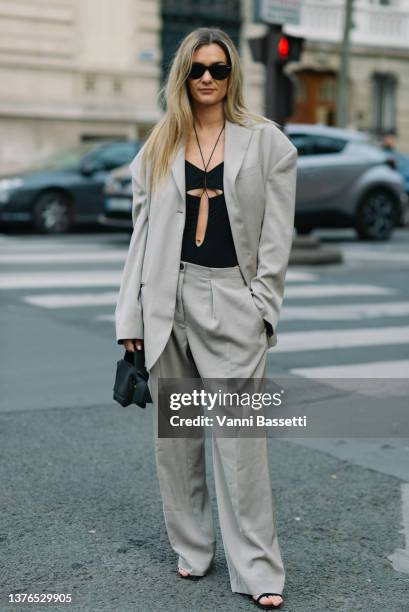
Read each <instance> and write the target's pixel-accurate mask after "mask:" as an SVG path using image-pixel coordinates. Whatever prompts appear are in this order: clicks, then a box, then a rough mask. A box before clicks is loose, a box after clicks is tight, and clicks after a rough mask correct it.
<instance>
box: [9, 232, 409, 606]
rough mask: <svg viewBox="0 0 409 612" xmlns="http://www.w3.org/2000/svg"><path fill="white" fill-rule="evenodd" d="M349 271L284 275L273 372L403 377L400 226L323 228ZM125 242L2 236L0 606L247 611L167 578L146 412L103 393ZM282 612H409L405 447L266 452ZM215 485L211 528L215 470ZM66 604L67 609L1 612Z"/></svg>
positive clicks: (408, 327) (299, 446)
mask: <svg viewBox="0 0 409 612" xmlns="http://www.w3.org/2000/svg"><path fill="white" fill-rule="evenodd" d="M321 235H322V236H323V237H324V239H325V241H326V242H328V243H329V244H331V245H332V246H337V247H339V248H341V249H342V251H343V252H344V255H345V263H344V264H343V265H337V266H325V267H315V268H313V267H311V268H309V267H304V266H302V267H297V268H294V267H292V268H290V270H289V274H288V279H287V284H286V297H285V300H284V306H283V311H282V317H281V320H280V323H279V327H278V338H279V340H278V345H277V347H275V348H274V349H272V350H270V351H269V365H268V372H267V374H268V376H271V377H281V376H283V377H294V378H297V379H299V380H300V379H301V380H304V381H305V383H306V385H307V384H308V381H309V380H310V381H311V380H312V379H317V378H318V379H319V378H332V379H339V378H346V379H349V378H351V379H352V378H358V379H369V378H372V379H374V384H376V382H377V381H382V379H396V380H397V381H398V380H399V379H408V372H409V285H408V282H407V278H408V267H409V248H408V247H409V232H408V231H405V230H399V231H398V232H397V233H396V235H395V238H394V239H393V240H392V241H391V242H388V243H385V244H375V245H373V244H369V243H360V242H357V241H355V239H354V238H353V236H352V235H351V234H350V233H348V232H344V233H342V232H338V233H336V232H331V233H327V234H324V233H321ZM127 240H128V238H127V235H126V234H109V233H108V234H107V233H104V234H95V233H94V234H84V233H81V234H72V235H70V236H65V237H40V236H32V235H29V234H15V235H10V234H9V235H4V234H3V235H0V262H1V264H2V265H1V272H0V295H1V323H2V327H1V345H0V347H1V348H0V350H1V353H2V368H1V376H2V394H1V400H0V454H1V462H0V470H1V489H0V497H1V507H0V550H1V564H0V566H1V568H0V611H1V612H3V611H4V612H5V611H7V612H9V611H12V612H15V611H16V610H19V609H27V610H32V611H35V612H37V611H39V610H44V609H47V610H52V611H53V612H54V611H59V610H73V611H74V610H75V612H77V611H78V612H80V611H81V612H82V611H86V612H97V611H98V612H99V611H101V612H102V611H104V612H105V611H107V612H108V611H110V612H111V611H118V612H128V611H129V612H130V611H142V612H144V611H156V610H162V609H163V608H166V609H167V610H168V611H169V612H184V611H186V612H187V611H196V610H203V611H210V610H212V611H213V610H222V611H230V610H252V609H256V608H255V607H254V606H253V604H252V603H251V601H249V599H248V598H246V597H243V596H241V595H237V594H232V593H231V591H230V586H229V580H228V573H227V568H226V565H225V559H224V553H223V546H222V541H221V536H220V532H219V533H218V553H217V557H216V563H215V565H214V567H213V569H212V571H211V572H210V573H209V574H208V575H207V576H206V577H205V578H203V579H202V580H200V581H199V582H194V583H193V582H192V583H190V582H188V581H183V580H182V579H180V578H178V576H177V575H176V556H175V555H174V553H173V551H172V550H171V548H170V546H169V544H168V540H167V536H166V532H165V528H164V524H163V518H162V507H161V500H160V496H159V488H158V484H157V481H156V472H155V464H154V456H153V445H152V415H151V406H148V407H147V408H146V410H142V409H139V408H137V407H135V406H134V407H128V408H121V407H120V406H119V405H118V404H116V403H115V402H114V401H113V400H112V399H111V398H112V385H113V377H114V370H115V362H116V360H117V359H119V358H120V356H121V354H122V350H121V348H120V347H119V346H117V345H116V342H115V336H114V326H113V311H114V305H115V300H116V295H117V290H118V284H119V278H120V272H121V268H122V265H123V260H124V257H125V253H126V249H127ZM270 454H271V466H272V476H273V494H274V500H275V508H276V522H277V529H278V533H279V540H280V546H281V551H282V555H283V560H284V564H285V568H286V585H285V590H284V597H285V605H284V606H283V610H286V611H288V612H309V611H311V612H312V611H314V612H347V611H348V612H350V611H351V610H360V611H365V612H373V611H374V610H377V609H385V610H388V611H398V610H399V612H403V611H407V610H409V484H408V483H409V439H408V437H407V436H406V431H405V429H404V428H403V431H402V432H401V435H399V432H398V434H397V435H395V436H394V437H390V438H388V439H385V438H383V437H382V438H381V437H378V436H368V437H359V438H358V437H354V436H351V437H344V438H336V437H331V438H328V437H322V438H318V439H314V438H302V439H301V438H298V439H295V438H292V439H289V438H287V439H283V438H275V439H272V440H270ZM208 464H209V466H208V478H209V484H210V490H211V495H212V503H213V505H214V511H215V517H216V522H217V510H216V505H215V497H214V485H213V479H212V471H211V462H210V461H208ZM16 593H60V594H64V593H65V594H67V593H70V594H71V597H72V603H64V604H56V603H49V604H37V603H24V604H23V603H9V601H10V594H16Z"/></svg>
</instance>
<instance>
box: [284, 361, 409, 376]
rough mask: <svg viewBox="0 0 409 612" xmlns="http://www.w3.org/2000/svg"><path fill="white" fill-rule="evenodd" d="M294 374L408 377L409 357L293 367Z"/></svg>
mask: <svg viewBox="0 0 409 612" xmlns="http://www.w3.org/2000/svg"><path fill="white" fill-rule="evenodd" d="M291 372H292V373H293V374H298V376H303V377H304V378H317V379H319V378H376V379H382V378H408V377H409V359H401V360H395V361H370V362H368V363H348V364H344V365H337V366H316V367H311V368H293V369H292V370H291Z"/></svg>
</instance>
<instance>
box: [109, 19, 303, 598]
mask: <svg viewBox="0 0 409 612" xmlns="http://www.w3.org/2000/svg"><path fill="white" fill-rule="evenodd" d="M165 93H166V102H167V111H166V114H165V115H164V117H163V118H162V119H161V120H160V121H159V123H158V124H157V125H156V126H155V127H154V129H153V131H152V133H151V135H150V137H149V138H148V140H147V142H146V143H145V145H144V146H143V148H142V149H141V150H140V152H139V153H138V155H137V156H136V158H135V159H134V160H133V162H132V163H131V166H130V167H131V171H132V185H133V208H132V218H133V224H134V230H133V234H132V238H131V242H130V246H129V252H128V255H127V259H126V262H125V267H124V271H123V275H122V281H121V287H120V292H119V297H118V303H117V307H116V310H115V323H116V338H117V342H118V343H121V344H124V346H125V348H126V349H127V350H128V351H133V350H135V349H136V350H141V349H142V348H144V350H145V360H146V367H147V369H148V371H149V386H150V391H151V395H152V399H153V407H154V410H153V415H154V428H155V456H156V462H157V469H158V477H159V484H160V490H161V495H162V501H163V510H164V517H165V523H166V528H167V532H168V536H169V540H170V544H171V546H172V548H173V550H174V551H175V552H176V553H177V554H178V572H179V575H180V576H181V577H184V578H197V577H199V576H204V575H205V574H206V573H207V571H208V570H209V568H210V566H211V563H212V561H213V559H214V555H215V531H214V525H213V519H212V514H211V507H210V502H209V493H208V489H207V484H206V478H205V455H204V436H202V437H194V438H174V439H171V438H163V437H159V436H158V418H157V416H158V410H157V405H158V379H159V377H161V378H202V379H203V378H228V377H236V378H246V379H250V378H263V377H264V375H265V366H266V352H267V348H268V347H271V346H274V345H275V344H276V342H277V338H276V325H277V321H278V316H279V312H280V307H281V302H282V298H283V290H284V278H285V274H286V270H287V266H288V258H289V253H290V248H291V241H292V235H293V227H294V203H295V182H296V161H297V151H296V148H295V147H294V146H293V145H292V143H291V142H290V141H289V139H288V138H287V137H286V136H285V135H284V134H283V132H282V131H281V130H280V129H279V128H278V127H277V126H276V125H275V124H274V123H273V122H271V121H269V120H268V119H266V118H264V117H262V116H259V115H256V114H254V113H251V112H250V111H248V110H247V108H246V106H245V104H244V101H243V96H242V73H241V66H240V61H239V56H238V53H237V50H236V48H235V46H234V44H233V42H232V41H231V39H230V38H229V36H227V34H225V33H224V32H223V31H221V30H219V29H217V28H199V29H197V30H195V31H193V32H191V33H190V34H189V35H188V36H187V37H186V38H185V39H184V40H183V41H182V43H181V45H180V47H179V49H178V51H177V53H176V55H175V57H174V61H173V64H172V67H171V70H170V73H169V78H168V82H167V85H166V88H165ZM212 445H213V446H212V450H213V466H214V474H215V487H216V495H217V506H218V513H219V520H220V526H221V530H222V536H223V545H224V550H225V554H226V560H227V566H228V570H229V576H230V583H231V589H232V591H233V592H236V593H242V594H246V595H248V596H250V597H251V598H252V599H253V600H254V602H255V603H257V605H258V606H259V607H262V608H264V609H273V608H278V607H279V606H281V604H282V602H283V598H282V597H281V594H282V590H283V587H284V576H285V573H284V568H283V563H282V559H281V555H280V549H279V545H278V540H277V531H276V527H275V523H274V516H273V499H272V486H271V479H270V473H269V465H268V455H267V442H266V439H265V438H264V439H257V440H255V439H251V438H244V439H240V440H239V441H237V440H234V439H232V438H212Z"/></svg>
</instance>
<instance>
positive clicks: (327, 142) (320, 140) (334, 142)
mask: <svg viewBox="0 0 409 612" xmlns="http://www.w3.org/2000/svg"><path fill="white" fill-rule="evenodd" d="M345 145H346V140H344V139H343V138H334V137H333V136H318V135H317V136H314V154H315V155H325V154H327V153H339V152H340V151H342V149H343V148H344V147H345Z"/></svg>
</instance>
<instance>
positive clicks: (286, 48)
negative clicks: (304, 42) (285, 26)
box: [277, 36, 290, 60]
mask: <svg viewBox="0 0 409 612" xmlns="http://www.w3.org/2000/svg"><path fill="white" fill-rule="evenodd" d="M277 50H278V59H280V60H287V59H288V56H289V54H290V43H289V42H288V38H286V37H285V36H280V39H279V41H278V45H277Z"/></svg>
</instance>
